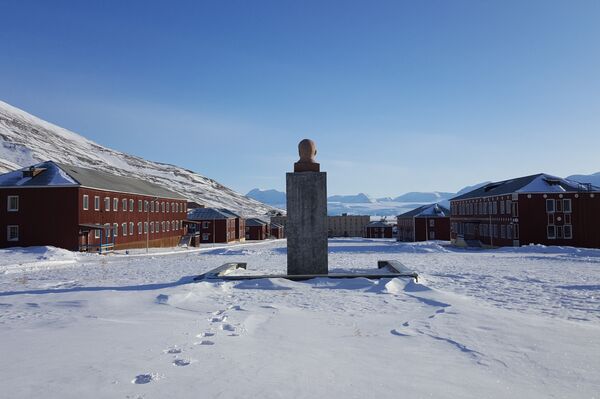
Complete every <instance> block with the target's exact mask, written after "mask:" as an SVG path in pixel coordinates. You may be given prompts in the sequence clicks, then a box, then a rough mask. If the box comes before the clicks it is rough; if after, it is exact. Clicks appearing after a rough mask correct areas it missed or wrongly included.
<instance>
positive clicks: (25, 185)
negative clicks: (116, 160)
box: [0, 161, 186, 251]
mask: <svg viewBox="0 0 600 399" xmlns="http://www.w3.org/2000/svg"><path fill="white" fill-rule="evenodd" d="M185 209H186V201H185V198H183V197H182V196H181V195H179V194H176V193H174V192H171V191H169V190H166V189H164V188H162V187H160V186H157V185H155V184H152V183H149V182H146V181H142V180H138V179H133V178H128V177H123V176H116V175H112V174H109V173H105V172H101V171H98V170H92V169H86V168H81V167H76V166H72V165H65V164H59V163H55V162H52V161H48V162H42V163H40V164H37V165H33V166H31V167H28V168H24V169H20V170H17V171H13V172H9V173H6V174H3V175H0V224H1V225H2V226H0V234H2V235H0V237H1V239H0V246H1V247H3V248H6V247H13V246H39V245H51V246H56V247H60V248H65V249H68V250H81V251H102V250H112V249H127V248H140V247H145V246H148V247H169V246H176V245H177V244H178V242H179V238H180V237H181V235H182V234H183V233H184V228H183V220H184V219H185Z"/></svg>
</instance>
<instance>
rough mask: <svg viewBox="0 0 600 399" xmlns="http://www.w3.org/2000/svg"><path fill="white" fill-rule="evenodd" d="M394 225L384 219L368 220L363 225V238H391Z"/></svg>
mask: <svg viewBox="0 0 600 399" xmlns="http://www.w3.org/2000/svg"><path fill="white" fill-rule="evenodd" d="M393 229H394V226H393V225H392V224H391V223H389V222H386V221H384V220H381V221H378V222H370V223H369V224H367V226H366V227H365V233H364V237H365V238H392V237H393V236H394V230H393Z"/></svg>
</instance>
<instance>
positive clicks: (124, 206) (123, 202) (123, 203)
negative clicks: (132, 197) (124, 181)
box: [121, 198, 127, 212]
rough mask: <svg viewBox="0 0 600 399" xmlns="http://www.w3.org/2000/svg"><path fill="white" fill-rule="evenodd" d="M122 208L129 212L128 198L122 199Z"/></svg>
mask: <svg viewBox="0 0 600 399" xmlns="http://www.w3.org/2000/svg"><path fill="white" fill-rule="evenodd" d="M121 208H122V209H123V211H125V212H127V198H123V199H122V200H121Z"/></svg>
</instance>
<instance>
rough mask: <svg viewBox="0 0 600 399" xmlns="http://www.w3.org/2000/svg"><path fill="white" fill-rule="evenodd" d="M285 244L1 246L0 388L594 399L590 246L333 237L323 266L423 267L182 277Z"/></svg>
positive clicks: (281, 254) (597, 313) (598, 274)
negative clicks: (472, 246) (188, 248)
mask: <svg viewBox="0 0 600 399" xmlns="http://www.w3.org/2000/svg"><path fill="white" fill-rule="evenodd" d="M285 255H286V254H285V241H277V242H269V243H264V244H259V245H250V246H235V247H226V248H215V249H207V250H203V251H202V252H191V253H175V254H171V255H165V256H149V257H142V256H126V255H115V256H107V257H102V256H97V255H82V254H74V253H71V252H68V251H62V250H59V249H54V248H38V249H29V250H24V251H19V250H5V251H0V353H2V361H1V362H0V386H1V387H2V393H3V394H7V396H8V397H11V398H26V397H35V396H40V395H43V396H44V397H56V398H58V397H60V398H65V397H67V398H68V397H111V398H114V397H123V398H128V397H129V398H136V397H140V398H142V397H143V398H152V397H183V398H185V397H199V396H200V397H227V398H231V397H263V398H279V397H281V398H289V397H303V398H313V397H323V396H327V397H346V398H352V397H357V398H358V397H362V398H364V397H390V398H392V397H394V398H396V397H435V398H437V397H439V398H452V397H461V398H470V397H472V398H482V397H492V398H508V397H527V398H548V397H556V398H594V397H598V392H600V389H599V388H600V377H598V375H600V356H599V355H600V305H599V303H600V301H598V296H599V295H600V251H596V250H577V249H572V248H551V247H550V248H546V247H527V248H518V249H504V250H496V251H466V250H455V249H449V248H446V247H443V246H441V245H439V244H438V243H425V244H399V243H395V242H393V241H386V240H362V239H347V240H332V241H331V242H330V267H331V268H332V269H334V270H332V271H341V270H337V269H343V270H348V269H365V268H369V269H372V268H374V267H376V262H377V260H381V259H397V260H400V261H401V262H403V263H404V264H406V265H407V266H408V267H410V268H412V269H415V270H418V271H419V273H420V275H421V276H422V277H423V282H422V284H415V283H414V282H409V281H407V280H400V279H382V280H379V281H371V280H366V279H360V278H359V279H353V280H329V279H315V280H311V281H307V282H290V281H286V280H281V279H263V280H253V281H241V282H202V283H190V281H191V278H192V277H193V276H195V275H198V274H200V273H202V272H205V271H207V270H209V269H211V268H214V267H216V266H219V265H221V264H223V263H226V262H235V261H240V262H247V263H248V266H249V269H250V270H252V271H257V272H266V273H275V272H282V271H284V270H285V258H286V256H285ZM336 268H337V269H336Z"/></svg>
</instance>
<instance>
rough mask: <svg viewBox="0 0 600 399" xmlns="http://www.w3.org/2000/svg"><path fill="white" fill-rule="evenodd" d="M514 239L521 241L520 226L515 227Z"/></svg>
mask: <svg viewBox="0 0 600 399" xmlns="http://www.w3.org/2000/svg"><path fill="white" fill-rule="evenodd" d="M514 238H515V240H518V239H519V225H518V224H515V226H514Z"/></svg>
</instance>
